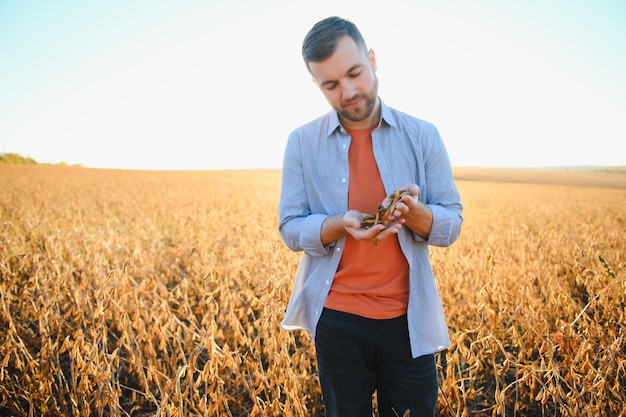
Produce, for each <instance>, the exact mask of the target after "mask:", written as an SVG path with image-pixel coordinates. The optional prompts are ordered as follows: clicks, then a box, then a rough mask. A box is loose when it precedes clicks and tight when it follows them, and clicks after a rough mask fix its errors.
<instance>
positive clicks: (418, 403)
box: [315, 309, 438, 417]
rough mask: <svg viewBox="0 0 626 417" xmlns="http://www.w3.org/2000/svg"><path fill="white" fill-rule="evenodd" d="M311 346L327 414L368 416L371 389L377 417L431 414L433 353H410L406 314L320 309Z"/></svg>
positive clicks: (331, 416)
mask: <svg viewBox="0 0 626 417" xmlns="http://www.w3.org/2000/svg"><path fill="white" fill-rule="evenodd" d="M315 347H316V354H317V365H318V372H319V378H320V384H321V387H322V396H323V399H324V406H325V408H326V415H327V416H328V417H371V416H372V411H373V410H372V395H373V394H374V391H377V399H378V412H379V415H380V417H398V416H399V417H402V415H403V413H404V412H405V411H406V410H410V411H411V417H421V416H424V417H426V416H428V417H433V416H434V415H435V409H436V406H437V395H438V394H437V390H438V385H437V370H436V367H435V357H434V355H425V356H420V357H418V358H413V357H412V355H411V349H410V345H409V334H408V327H407V320H406V316H401V317H398V318H395V319H390V320H372V319H367V318H364V317H360V316H356V315H353V314H348V313H343V312H339V311H334V310H328V309H324V311H323V313H322V316H321V318H320V320H319V323H318V325H317V330H316V335H315Z"/></svg>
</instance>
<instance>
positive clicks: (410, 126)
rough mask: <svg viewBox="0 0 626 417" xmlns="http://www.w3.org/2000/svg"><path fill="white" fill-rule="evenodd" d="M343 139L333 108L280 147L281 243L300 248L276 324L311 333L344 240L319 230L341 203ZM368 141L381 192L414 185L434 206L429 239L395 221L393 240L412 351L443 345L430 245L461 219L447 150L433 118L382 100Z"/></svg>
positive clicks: (449, 237) (447, 238) (453, 232)
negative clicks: (402, 268) (402, 261)
mask: <svg viewBox="0 0 626 417" xmlns="http://www.w3.org/2000/svg"><path fill="white" fill-rule="evenodd" d="M350 140H351V138H350V136H349V135H348V134H347V133H346V131H345V130H344V128H343V127H342V126H341V123H340V122H339V117H338V115H337V113H336V112H335V111H331V112H329V113H327V114H325V115H324V116H322V117H320V118H318V119H316V120H314V121H312V122H310V123H308V124H306V125H304V126H302V127H300V128H298V129H296V130H295V131H293V132H292V133H291V134H290V136H289V139H288V141H287V146H286V149H285V155H284V161H283V170H282V189H281V195H280V203H279V231H280V234H281V237H282V239H283V240H284V242H285V244H286V245H287V246H288V247H289V248H290V249H291V250H293V251H303V255H302V258H301V261H300V265H299V267H298V272H297V274H296V279H295V282H294V285H293V289H292V293H291V298H290V300H289V305H288V307H287V311H286V313H285V317H284V320H283V322H282V323H281V326H282V327H283V328H284V329H286V330H296V329H303V330H306V331H308V332H309V333H310V334H311V335H312V337H313V340H315V329H316V326H317V321H318V320H319V317H320V315H321V314H322V309H323V308H324V303H325V300H326V296H327V295H328V292H329V290H330V287H331V285H332V282H333V277H334V275H335V273H336V271H337V266H338V265H339V260H340V258H341V255H342V249H343V247H344V244H345V241H346V237H343V238H341V239H339V240H337V241H334V242H331V243H330V244H328V245H323V244H322V241H321V233H320V232H321V227H322V222H323V221H324V219H325V218H326V217H328V216H331V215H336V214H343V213H345V212H346V211H347V210H348V182H349V181H350V172H349V170H348V149H349V148H350ZM372 145H373V150H374V157H375V159H376V164H377V165H378V170H379V172H380V176H381V178H382V181H383V184H384V186H385V191H386V193H387V194H390V193H391V192H393V191H394V190H396V189H397V188H398V187H401V186H403V185H406V184H412V183H414V184H417V185H418V186H419V187H420V192H419V200H420V201H421V202H423V203H425V204H427V205H428V206H429V207H430V209H431V210H432V213H433V224H432V229H431V231H430V235H429V237H428V239H425V238H423V237H421V236H419V235H417V234H415V233H413V232H412V231H411V230H410V229H409V228H408V227H402V228H401V229H400V231H399V232H398V240H399V242H400V247H401V248H402V252H403V253H404V256H405V257H406V259H407V261H408V263H409V268H410V274H409V285H410V290H409V303H408V309H407V320H408V324H409V338H410V341H411V350H412V354H413V356H414V357H417V356H421V355H425V354H429V353H434V352H438V351H441V350H443V349H445V348H447V347H449V345H450V339H449V336H448V329H447V325H446V321H445V317H444V312H443V308H442V305H441V300H440V298H439V293H438V290H437V286H436V283H435V279H434V275H433V271H432V268H431V264H430V259H429V245H433V246H440V247H447V246H450V245H451V244H452V243H453V242H454V241H455V240H456V239H457V238H458V236H459V233H460V230H461V225H462V223H463V219H462V217H461V214H462V211H463V206H462V205H461V200H460V196H459V193H458V191H457V188H456V186H455V184H454V181H453V177H452V170H451V167H450V161H449V158H448V154H447V151H446V148H445V146H444V143H443V141H442V139H441V137H440V136H439V133H438V132H437V129H436V128H435V127H434V126H433V125H432V124H430V123H428V122H425V121H423V120H420V119H417V118H415V117H412V116H409V115H407V114H405V113H402V112H399V111H397V110H395V109H393V108H391V107H388V106H386V105H385V104H384V103H383V102H382V100H381V118H380V122H379V124H378V126H377V127H376V129H374V131H373V132H372Z"/></svg>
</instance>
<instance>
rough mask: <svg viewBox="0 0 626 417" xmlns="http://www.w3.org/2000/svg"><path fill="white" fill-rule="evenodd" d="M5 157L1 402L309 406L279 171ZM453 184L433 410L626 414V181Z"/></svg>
mask: <svg viewBox="0 0 626 417" xmlns="http://www.w3.org/2000/svg"><path fill="white" fill-rule="evenodd" d="M0 170H1V172H0V175H1V176H2V177H3V179H6V181H5V185H6V187H5V189H4V190H3V193H0V216H1V217H0V414H2V415H4V414H7V415H45V416H60V415H64V416H68V415H69V416H76V417H79V416H87V415H93V416H96V415H111V416H131V415H132V416H137V417H140V416H147V415H150V416H156V415H158V416H165V415H185V416H202V415H223V416H231V417H240V416H257V417H270V416H277V417H278V416H285V417H305V416H321V415H323V411H322V408H323V407H322V405H321V392H320V389H319V384H318V382H317V376H316V370H315V355H314V349H313V347H312V343H311V340H310V339H309V338H308V337H307V336H306V334H305V333H302V332H294V333H292V332H286V331H282V330H280V328H279V322H280V320H281V319H282V315H283V314H284V309H285V307H286V304H287V300H288V297H289V293H290V289H291V285H292V278H293V275H294V274H295V270H296V268H297V263H298V262H297V260H298V257H299V254H294V253H291V252H290V251H288V250H287V249H286V248H285V246H284V245H283V244H282V242H281V241H280V238H279V237H278V233H277V231H276V216H268V215H267V213H271V212H274V213H275V203H276V201H277V199H278V193H279V186H280V175H279V174H278V173H276V172H272V173H263V172H260V173H254V175H252V176H251V175H250V172H232V171H228V172H140V171H138V172H124V171H119V172H118V171H106V170H88V169H78V168H76V169H75V168H71V167H30V168H27V167H21V168H20V167H0ZM244 183H245V184H247V186H246V189H247V190H249V191H248V194H247V198H246V199H242V198H240V195H239V193H240V190H241V188H242V186H241V184H244ZM251 183H252V186H250V185H251ZM459 190H460V192H461V195H462V197H463V199H464V204H465V207H466V212H465V213H466V216H465V224H464V229H463V232H462V235H461V238H460V239H459V240H458V241H457V242H456V243H455V245H453V246H452V247H451V248H448V249H445V250H439V249H438V248H433V249H432V251H431V257H432V259H433V262H432V264H433V268H434V269H435V275H436V277H437V285H438V286H439V289H440V294H441V297H442V302H443V305H444V309H445V310H446V316H447V319H448V320H447V321H448V325H449V327H450V333H451V340H452V345H451V346H450V348H449V349H448V351H447V352H444V353H442V354H440V355H439V360H440V368H439V370H440V392H441V395H440V401H439V407H438V412H439V414H440V415H441V416H442V417H453V416H454V417H457V416H458V417H460V416H466V417H469V416H478V417H488V416H505V415H506V416H522V415H523V416H527V417H534V416H545V415H558V416H562V417H566V416H567V417H574V416H594V417H595V416H623V415H626V408H625V407H626V406H625V405H624V404H626V398H624V397H625V396H624V392H626V380H625V379H624V375H625V373H624V370H625V369H626V359H625V355H624V352H625V351H626V325H625V324H624V323H626V317H625V316H624V314H625V313H624V312H625V311H626V295H625V293H626V277H625V275H624V274H625V273H626V265H625V264H624V260H623V253H624V249H625V246H624V240H623V232H622V231H623V224H624V222H626V218H624V212H623V207H625V206H626V191H624V190H623V189H613V190H610V189H585V190H581V189H579V188H576V187H573V186H572V187H567V188H566V187H563V188H557V187H554V186H538V185H537V184H533V185H527V184H521V183H520V184H498V183H489V182H484V181H482V182H463V181H461V182H459ZM394 194H395V193H394ZM394 194H392V195H391V196H389V197H388V199H387V200H388V201H386V202H385V203H387V202H388V203H389V204H384V206H385V207H384V208H383V207H381V212H380V213H377V214H378V216H376V215H374V216H373V217H374V219H373V220H374V221H373V222H372V224H374V223H376V222H379V221H380V222H382V221H384V220H385V219H386V218H387V217H388V215H389V213H391V211H392V210H393V205H394V204H397V203H398V201H399V199H400V198H401V197H402V196H401V192H398V194H397V195H394ZM224 201H228V202H229V204H228V205H224V204H223V202H224ZM249 201H254V202H255V204H254V208H255V210H254V211H250V205H249ZM257 209H258V210H257ZM555 219H558V221H555ZM364 227H369V226H367V225H366V226H364ZM599 256H602V257H601V258H599ZM598 259H600V262H599V261H598Z"/></svg>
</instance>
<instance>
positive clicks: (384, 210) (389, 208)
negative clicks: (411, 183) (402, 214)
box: [361, 190, 409, 229]
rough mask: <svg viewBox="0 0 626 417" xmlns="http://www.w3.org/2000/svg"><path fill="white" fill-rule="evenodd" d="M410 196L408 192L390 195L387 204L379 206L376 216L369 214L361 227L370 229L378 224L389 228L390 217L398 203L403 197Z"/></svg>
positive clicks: (397, 191) (400, 191)
mask: <svg viewBox="0 0 626 417" xmlns="http://www.w3.org/2000/svg"><path fill="white" fill-rule="evenodd" d="M408 194H409V191H408V190H396V191H394V192H393V193H391V194H389V195H388V196H387V198H386V199H385V202H384V203H383V204H379V205H378V210H377V211H376V213H375V214H367V215H365V217H363V221H362V222H361V227H362V228H365V229H369V228H370V227H372V226H375V225H377V224H382V225H383V226H387V225H388V224H389V216H390V215H391V213H393V211H394V210H395V209H396V206H397V205H398V203H399V202H400V201H402V197H403V196H405V195H408Z"/></svg>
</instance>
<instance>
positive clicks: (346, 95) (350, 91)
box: [341, 80, 356, 100]
mask: <svg viewBox="0 0 626 417" xmlns="http://www.w3.org/2000/svg"><path fill="white" fill-rule="evenodd" d="M355 94H356V87H355V85H354V83H353V82H351V81H348V80H346V81H344V82H343V83H342V86H341V95H342V98H343V99H344V100H350V99H351V98H352V97H354V95H355Z"/></svg>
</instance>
